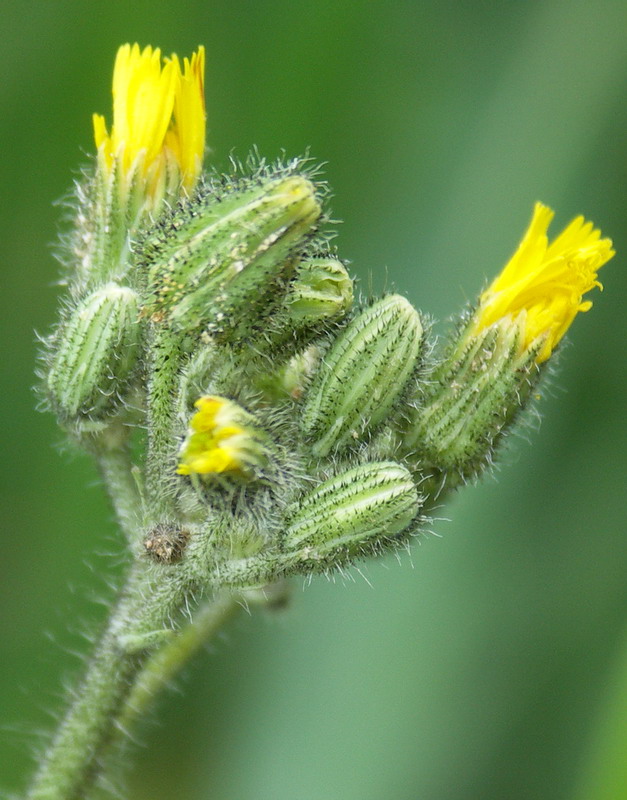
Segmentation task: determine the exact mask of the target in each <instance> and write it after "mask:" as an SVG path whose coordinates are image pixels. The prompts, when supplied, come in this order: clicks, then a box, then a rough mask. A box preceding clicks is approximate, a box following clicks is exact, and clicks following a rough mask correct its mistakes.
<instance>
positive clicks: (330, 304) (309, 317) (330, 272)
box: [284, 258, 353, 330]
mask: <svg viewBox="0 0 627 800" xmlns="http://www.w3.org/2000/svg"><path fill="white" fill-rule="evenodd" d="M352 303H353V282H352V280H351V278H350V276H349V274H348V272H347V271H346V268H345V267H344V265H343V264H342V262H341V261H338V259H337V258H312V259H309V260H307V261H303V262H301V263H300V264H299V266H298V270H297V273H296V277H295V279H294V281H293V282H292V285H291V286H290V290H289V292H288V294H287V297H286V298H285V303H284V307H285V310H286V313H285V327H286V328H288V329H290V330H299V329H302V328H315V327H316V326H317V325H319V324H320V323H321V322H325V321H326V320H332V319H336V318H337V317H341V316H342V315H343V314H345V313H346V312H347V311H348V310H349V309H350V307H351V305H352Z"/></svg>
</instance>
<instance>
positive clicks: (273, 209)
mask: <svg viewBox="0 0 627 800" xmlns="http://www.w3.org/2000/svg"><path fill="white" fill-rule="evenodd" d="M320 213H321V208H320V204H319V202H318V199H317V197H316V190H315V187H314V186H313V184H312V183H311V182H310V181H308V180H306V179H305V178H303V177H300V176H298V175H293V176H291V177H280V178H271V179H265V180H262V181H261V182H260V183H259V184H258V185H256V186H253V187H252V188H251V187H250V186H248V187H247V188H245V189H234V190H232V191H231V192H230V193H227V194H225V195H224V196H222V197H220V198H218V197H216V196H214V195H213V194H208V195H206V196H205V197H204V198H201V199H200V200H198V201H194V202H191V203H189V204H188V205H187V206H185V207H184V209H183V210H182V211H178V212H175V213H174V215H173V216H172V218H171V219H170V220H166V221H165V222H164V223H163V224H162V225H158V226H156V228H155V229H154V230H153V232H152V233H151V234H149V235H148V237H147V239H146V240H145V242H144V243H143V244H142V245H141V247H140V252H139V255H138V260H139V262H140V269H141V262H145V264H146V266H147V267H148V266H149V271H148V291H149V297H148V298H147V302H146V304H145V306H144V311H143V313H144V314H151V315H152V318H153V319H154V320H155V321H165V322H166V323H167V324H169V325H170V326H171V327H172V328H174V329H175V330H181V331H191V330H194V329H199V330H202V331H205V332H206V333H208V334H210V335H214V334H220V333H224V332H228V331H231V332H232V331H233V330H234V329H237V330H238V331H239V332H240V333H242V332H246V331H247V330H254V328H255V325H256V323H257V317H258V315H259V311H260V310H262V309H263V308H265V306H266V305H267V304H268V300H269V298H270V295H271V293H272V292H273V291H276V288H277V285H278V283H279V282H280V281H281V280H284V279H286V278H287V277H289V275H290V274H291V271H292V270H293V268H294V263H293V259H292V254H293V251H294V248H295V247H296V246H297V245H299V244H300V243H301V242H302V241H303V240H304V239H305V237H306V236H307V235H308V234H309V233H310V231H311V230H312V228H313V226H314V225H315V223H316V222H317V220H318V218H319V217H320Z"/></svg>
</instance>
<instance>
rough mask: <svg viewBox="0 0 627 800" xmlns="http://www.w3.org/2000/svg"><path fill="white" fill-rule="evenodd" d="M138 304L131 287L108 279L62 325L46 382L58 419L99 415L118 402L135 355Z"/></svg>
mask: <svg viewBox="0 0 627 800" xmlns="http://www.w3.org/2000/svg"><path fill="white" fill-rule="evenodd" d="M138 307H139V304H138V297H137V295H136V293H135V292H134V291H133V290H132V289H129V288H127V287H123V286H118V285H117V284H114V283H110V284H107V285H106V286H104V287H102V288H101V289H98V290H97V291H95V292H93V293H92V294H90V295H89V296H88V297H86V298H85V299H84V300H83V301H81V302H80V303H79V304H78V306H77V307H76V308H75V309H74V311H73V312H72V313H71V314H70V316H69V317H68V319H67V320H66V321H65V322H64V323H63V324H62V326H61V328H60V330H59V331H58V333H57V336H56V342H57V350H56V352H55V353H54V356H53V359H52V364H51V366H50V370H49V372H48V375H47V381H46V382H47V389H48V395H49V397H50V400H51V402H52V405H53V407H54V408H55V410H56V411H57V412H58V413H59V415H60V416H61V418H62V419H63V420H65V421H70V420H72V419H76V418H81V417H82V418H88V419H90V420H96V419H101V418H102V417H104V416H106V415H107V414H110V413H111V412H112V411H113V410H114V409H115V407H116V406H117V404H118V403H119V401H120V399H121V396H122V394H123V392H124V389H125V388H126V386H127V382H128V379H129V377H130V375H131V373H132V372H133V368H134V366H135V364H136V362H137V357H138V354H139V340H140V329H139V325H138V322H137V312H138Z"/></svg>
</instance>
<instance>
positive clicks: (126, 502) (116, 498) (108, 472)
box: [97, 447, 142, 549]
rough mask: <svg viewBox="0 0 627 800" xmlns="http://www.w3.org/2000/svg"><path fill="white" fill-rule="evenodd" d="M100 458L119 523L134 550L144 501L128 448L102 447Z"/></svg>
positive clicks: (102, 471)
mask: <svg viewBox="0 0 627 800" xmlns="http://www.w3.org/2000/svg"><path fill="white" fill-rule="evenodd" d="M97 459H98V467H99V468H100V474H101V475H102V480H103V482H104V484H105V486H106V488H107V492H108V494H109V498H110V499H111V503H112V504H113V509H114V511H115V516H116V518H117V521H118V524H119V526H120V528H121V529H122V531H123V533H124V535H125V536H126V539H127V541H128V543H129V545H130V546H131V547H132V548H133V549H134V548H135V547H136V546H137V542H136V538H137V530H138V527H139V523H140V520H141V514H142V502H141V496H140V492H139V489H138V485H137V478H136V476H135V474H134V467H133V463H132V461H131V457H130V454H129V451H128V448H127V447H123V448H116V449H113V450H111V449H108V448H103V449H102V450H100V451H99V452H98V454H97Z"/></svg>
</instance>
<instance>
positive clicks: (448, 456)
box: [404, 318, 543, 485]
mask: <svg viewBox="0 0 627 800" xmlns="http://www.w3.org/2000/svg"><path fill="white" fill-rule="evenodd" d="M523 336H524V320H523V319H522V318H520V319H519V320H518V322H517V323H515V322H514V321H512V320H510V319H506V320H503V321H501V322H499V323H496V324H494V325H492V326H491V327H490V328H488V329H486V330H485V331H483V332H481V333H479V334H478V335H477V336H476V337H474V338H470V339H468V340H467V342H466V344H465V346H464V347H463V348H460V347H457V348H456V349H455V350H454V352H453V353H452V354H451V356H450V357H449V358H448V359H447V360H445V362H444V363H443V364H442V366H441V367H440V368H439V369H438V370H437V371H436V372H435V374H434V375H433V376H431V380H430V384H429V389H428V390H427V394H426V395H423V396H422V397H421V398H418V399H417V401H416V406H415V408H414V410H413V412H412V414H411V416H410V423H409V430H408V432H407V434H406V436H405V441H404V446H405V449H407V450H410V451H412V452H413V453H415V455H416V456H417V457H418V458H419V459H420V460H421V461H422V462H423V463H425V464H426V465H428V466H430V467H434V468H436V469H437V470H440V471H442V472H444V473H446V475H447V482H448V483H449V485H455V484H457V483H459V482H460V481H463V480H466V479H467V478H469V477H472V476H473V475H475V474H477V473H478V472H480V471H481V469H482V468H484V467H485V466H486V465H487V464H489V463H490V462H491V460H492V456H493V453H494V448H495V445H496V444H497V442H498V440H499V439H500V437H501V435H502V433H503V431H504V430H505V428H506V427H507V426H509V424H511V422H513V420H514V418H515V416H516V415H517V413H518V412H519V411H520V410H521V408H522V407H523V406H524V405H525V404H526V402H527V400H528V398H529V396H530V394H531V391H532V389H533V387H534V386H535V384H536V383H537V380H538V378H539V376H540V370H539V369H538V367H537V365H536V357H537V354H538V351H539V349H540V348H541V347H542V346H543V342H542V341H541V340H540V341H538V342H537V343H536V346H535V347H534V348H531V349H530V350H526V351H525V350H523V352H522V354H521V349H522V348H521V340H522V337H523Z"/></svg>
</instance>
